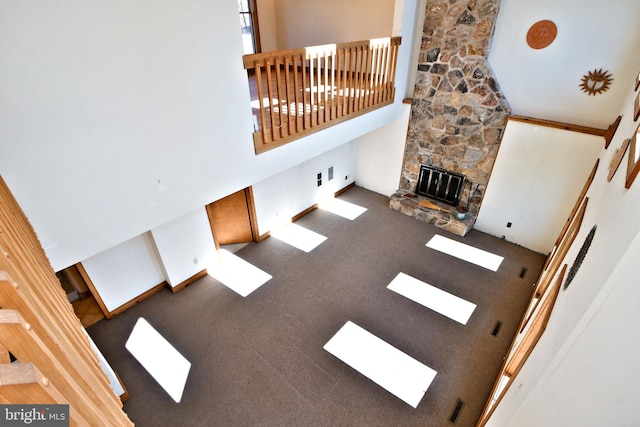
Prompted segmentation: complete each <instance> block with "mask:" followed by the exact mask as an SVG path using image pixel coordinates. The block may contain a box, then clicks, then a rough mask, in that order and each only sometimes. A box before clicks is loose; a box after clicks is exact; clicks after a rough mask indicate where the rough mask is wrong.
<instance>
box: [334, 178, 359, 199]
mask: <svg viewBox="0 0 640 427" xmlns="http://www.w3.org/2000/svg"><path fill="white" fill-rule="evenodd" d="M355 186H356V182H355V181H354V182H352V183H351V184H349V185H347V186H345V187H342V188H341V189H339V190H338V191H336V192H335V193H334V194H333V195H334V196H335V197H338V196H339V195H341V194H342V193H344V192H345V191H347V190H349V189H350V188H353V187H355Z"/></svg>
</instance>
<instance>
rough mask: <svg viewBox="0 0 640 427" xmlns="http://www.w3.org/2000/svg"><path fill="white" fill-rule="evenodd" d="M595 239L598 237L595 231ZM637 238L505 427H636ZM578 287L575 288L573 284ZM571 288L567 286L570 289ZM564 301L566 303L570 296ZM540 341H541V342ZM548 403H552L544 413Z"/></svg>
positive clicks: (639, 369) (639, 353)
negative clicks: (507, 426)
mask: <svg viewBox="0 0 640 427" xmlns="http://www.w3.org/2000/svg"><path fill="white" fill-rule="evenodd" d="M596 233H597V231H596ZM638 257H640V235H638V236H637V237H636V239H635V240H634V242H633V243H632V245H631V247H630V248H629V250H628V251H627V253H626V255H625V257H624V258H623V259H622V260H621V262H620V263H619V265H618V266H617V267H616V269H615V270H614V271H613V273H612V275H611V276H610V277H609V280H607V282H606V283H605V284H604V286H603V287H602V290H601V291H600V292H599V294H598V296H597V297H596V299H595V300H594V302H593V304H591V306H590V307H589V310H588V311H587V313H585V315H584V316H583V317H582V319H580V323H579V324H578V325H577V327H576V329H575V330H574V332H573V333H572V334H571V336H570V337H569V339H568V340H567V341H566V342H565V344H564V345H563V347H562V348H561V349H560V351H559V352H558V354H557V355H556V357H554V358H553V360H552V362H551V364H550V365H549V367H548V368H547V369H546V370H544V371H543V374H542V378H541V379H540V381H538V383H537V384H536V385H535V387H534V388H533V390H532V391H531V393H530V395H529V396H528V397H527V399H526V401H525V403H524V404H523V405H521V407H520V408H518V410H517V411H516V412H515V414H514V415H513V417H512V418H511V419H510V420H509V423H508V424H502V423H497V424H494V425H500V426H504V425H509V426H518V427H529V426H530V427H536V426H541V425H544V426H585V427H590V426H593V427H596V426H620V427H634V426H638V425H640V413H639V412H638V408H637V397H638V396H640V383H639V382H638V381H637V379H638V378H640V364H638V360H640V341H639V340H638V339H637V336H638V331H637V325H638V324H640V291H639V290H638V286H637V284H638V283H637V280H638V279H637V278H638V277H639V276H640V263H638V262H637V260H638ZM575 285H576V286H580V283H575ZM572 286H574V284H573V283H572V284H571V286H570V287H569V290H571V287H572ZM566 294H567V295H566V296H565V295H562V296H565V297H566V298H570V297H571V296H570V293H569V291H567V292H566ZM543 339H544V337H543ZM551 402H557V404H554V405H553V407H549V406H550V405H551Z"/></svg>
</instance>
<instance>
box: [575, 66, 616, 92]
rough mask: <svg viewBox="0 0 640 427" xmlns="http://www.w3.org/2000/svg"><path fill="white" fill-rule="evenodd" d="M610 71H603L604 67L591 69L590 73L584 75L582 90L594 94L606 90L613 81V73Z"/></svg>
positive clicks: (581, 84)
mask: <svg viewBox="0 0 640 427" xmlns="http://www.w3.org/2000/svg"><path fill="white" fill-rule="evenodd" d="M608 73H609V72H608V71H602V68H600V69H599V70H593V71H589V74H587V75H585V76H583V77H582V83H580V87H581V88H582V91H583V92H587V93H588V94H589V95H593V96H596V95H597V94H599V93H602V92H605V91H606V90H607V89H609V85H610V84H611V82H612V81H613V79H612V78H611V74H608Z"/></svg>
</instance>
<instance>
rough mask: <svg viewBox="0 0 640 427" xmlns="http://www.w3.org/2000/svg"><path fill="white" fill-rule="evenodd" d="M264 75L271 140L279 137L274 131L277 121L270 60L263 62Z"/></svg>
mask: <svg viewBox="0 0 640 427" xmlns="http://www.w3.org/2000/svg"><path fill="white" fill-rule="evenodd" d="M264 69H265V76H266V78H267V98H266V99H267V105H268V106H269V118H270V120H271V123H270V125H271V141H274V142H275V141H277V140H278V139H279V137H278V133H277V131H276V127H277V123H276V117H275V113H274V112H273V106H274V103H273V95H274V93H273V80H272V79H273V76H272V73H271V61H270V60H268V59H267V60H266V61H265V62H264Z"/></svg>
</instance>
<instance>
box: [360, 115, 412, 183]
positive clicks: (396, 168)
mask: <svg viewBox="0 0 640 427" xmlns="http://www.w3.org/2000/svg"><path fill="white" fill-rule="evenodd" d="M410 113H411V106H410V105H407V104H404V105H403V112H402V116H401V117H400V118H399V119H398V120H396V121H394V122H393V123H390V124H388V125H386V126H384V127H382V128H380V129H377V130H375V131H373V132H371V133H368V134H366V135H363V136H361V137H360V138H358V139H357V140H356V176H357V179H356V182H357V184H358V185H359V186H360V187H363V188H366V189H368V190H371V191H375V192H376V193H380V194H383V195H385V196H391V195H392V194H393V193H395V192H396V190H397V189H398V183H399V181H400V174H401V172H402V160H403V158H404V149H405V141H406V137H407V125H408V123H409V115H410Z"/></svg>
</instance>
